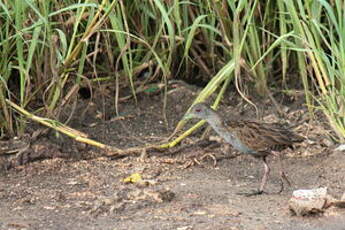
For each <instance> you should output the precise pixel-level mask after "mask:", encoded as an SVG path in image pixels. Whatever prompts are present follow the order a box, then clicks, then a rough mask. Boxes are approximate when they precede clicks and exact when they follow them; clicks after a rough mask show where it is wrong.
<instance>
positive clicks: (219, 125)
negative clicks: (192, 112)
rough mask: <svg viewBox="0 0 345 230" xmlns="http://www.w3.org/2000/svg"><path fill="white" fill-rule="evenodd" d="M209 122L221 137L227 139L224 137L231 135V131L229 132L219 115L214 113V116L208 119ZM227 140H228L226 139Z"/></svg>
mask: <svg viewBox="0 0 345 230" xmlns="http://www.w3.org/2000/svg"><path fill="white" fill-rule="evenodd" d="M207 122H208V123H209V124H210V126H211V127H212V128H213V129H214V130H215V131H216V132H217V133H218V135H220V136H221V137H223V138H225V136H224V135H227V134H229V133H231V130H228V129H227V128H226V126H225V124H224V122H223V121H222V119H221V117H220V115H219V114H217V113H216V112H214V111H212V116H211V117H210V118H209V119H207ZM225 139H227V138H225Z"/></svg>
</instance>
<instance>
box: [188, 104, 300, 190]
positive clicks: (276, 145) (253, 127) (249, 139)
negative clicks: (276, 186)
mask: <svg viewBox="0 0 345 230" xmlns="http://www.w3.org/2000/svg"><path fill="white" fill-rule="evenodd" d="M193 117H196V118H200V119H204V120H206V121H207V122H208V123H209V124H210V125H211V127H212V128H213V129H214V130H215V131H216V132H217V133H218V134H219V135H220V136H221V137H222V138H224V140H225V141H226V142H228V143H229V144H231V145H232V146H233V147H234V148H235V149H237V150H238V151H240V152H242V153H246V154H249V155H252V156H253V157H257V158H261V159H262V160H263V163H264V167H265V173H264V175H263V178H262V180H261V185H260V188H259V190H258V191H256V192H255V193H250V194H247V195H256V194H261V193H263V191H264V187H265V185H266V182H267V178H268V175H269V172H270V168H269V166H268V164H267V162H266V157H267V156H268V155H270V154H272V155H276V156H278V161H279V165H280V176H281V182H282V183H281V185H282V186H281V190H280V192H281V191H283V189H284V184H283V179H285V180H286V181H287V182H288V183H289V184H290V182H289V181H288V179H287V177H286V176H285V173H284V171H283V169H282V166H281V159H280V154H277V152H276V151H281V150H283V149H285V148H288V147H292V145H293V144H294V143H296V142H302V141H303V140H304V138H303V137H301V136H299V135H297V134H295V133H294V132H293V131H292V130H290V129H289V128H286V127H284V126H282V125H281V124H278V123H263V122H256V121H229V122H224V121H223V120H222V118H221V116H220V115H219V114H218V113H217V112H216V111H214V110H213V109H211V108H209V107H208V106H207V105H206V104H203V103H199V104H196V105H194V106H193V107H192V108H191V109H190V111H189V112H188V113H187V114H186V116H185V118H187V119H188V118H193Z"/></svg>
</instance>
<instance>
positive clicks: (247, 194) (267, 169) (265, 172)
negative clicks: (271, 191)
mask: <svg viewBox="0 0 345 230" xmlns="http://www.w3.org/2000/svg"><path fill="white" fill-rule="evenodd" d="M262 160H263V162H264V167H265V171H264V175H263V177H262V180H261V185H260V188H259V190H255V191H253V192H250V193H237V194H239V195H245V196H247V197H249V196H256V195H261V194H263V193H264V188H265V185H266V183H267V178H268V175H269V174H270V171H271V170H270V167H269V166H268V164H267V162H266V156H264V157H262Z"/></svg>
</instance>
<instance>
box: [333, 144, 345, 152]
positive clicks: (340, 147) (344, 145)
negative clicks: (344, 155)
mask: <svg viewBox="0 0 345 230" xmlns="http://www.w3.org/2000/svg"><path fill="white" fill-rule="evenodd" d="M344 150H345V144H341V145H339V146H338V147H337V148H336V149H335V151H344Z"/></svg>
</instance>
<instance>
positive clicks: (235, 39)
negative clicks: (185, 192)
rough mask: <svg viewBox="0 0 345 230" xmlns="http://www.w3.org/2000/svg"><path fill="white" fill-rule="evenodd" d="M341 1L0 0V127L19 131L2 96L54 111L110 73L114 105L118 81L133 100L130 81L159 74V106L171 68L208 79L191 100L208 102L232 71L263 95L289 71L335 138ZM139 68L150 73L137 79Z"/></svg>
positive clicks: (342, 56) (340, 96)
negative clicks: (248, 78) (161, 87)
mask: <svg viewBox="0 0 345 230" xmlns="http://www.w3.org/2000/svg"><path fill="white" fill-rule="evenodd" d="M343 9H344V3H343V1H341V0H334V1H324V0H312V1H302V0H284V1H273V0H269V1H265V2H263V1H259V0H239V1H230V0H217V1H211V0H206V1H191V0H183V1H182V0H171V1H163V0H153V1H124V0H118V1H107V0H103V1H91V0H89V1H88V0H85V1H82V0H79V1H77V0H68V1H52V0H47V1H29V0H23V1H22V0H15V4H10V2H9V1H1V2H0V55H1V57H2V59H1V62H0V80H1V81H0V106H1V110H0V124H1V129H2V134H3V135H4V136H13V135H16V134H20V133H23V132H24V131H25V124H26V122H25V119H23V117H21V116H18V115H17V114H15V113H13V111H12V110H11V109H10V108H9V107H8V105H7V103H6V99H9V100H10V101H12V102H14V103H16V104H17V105H19V106H20V107H22V108H23V109H26V110H29V111H30V112H32V113H33V114H37V115H39V116H41V117H47V118H50V119H58V117H59V113H60V112H61V111H62V110H63V108H64V106H66V104H70V103H78V96H77V92H78V89H79V88H80V87H85V86H87V87H93V88H96V87H100V85H101V84H104V83H106V84H109V81H110V82H112V83H113V85H114V92H113V101H114V103H113V106H114V108H115V109H116V112H117V113H119V112H120V111H119V107H118V100H119V98H120V96H121V88H122V87H123V85H127V87H130V88H131V91H132V95H133V100H134V101H136V100H137V99H136V91H137V89H136V88H137V87H138V85H142V84H149V83H152V82H157V81H161V82H163V83H164V85H165V91H164V92H165V94H164V95H165V100H164V102H165V103H164V108H162V109H163V112H164V111H165V108H166V106H169V105H167V103H166V90H167V85H168V84H167V83H168V81H169V80H170V79H172V78H176V77H177V76H179V77H180V78H184V79H193V78H202V79H203V80H207V81H209V84H208V85H207V86H206V87H205V89H204V90H203V91H202V92H201V93H200V95H199V96H198V97H197V98H196V99H195V101H196V102H197V101H202V100H205V99H206V98H208V97H209V96H210V95H211V94H214V93H216V94H217V97H216V98H217V99H216V101H214V105H215V106H216V105H217V104H218V103H219V102H220V100H221V98H222V95H223V93H224V91H225V89H226V88H227V86H228V85H229V84H231V83H233V82H238V81H239V80H241V78H247V77H248V76H251V79H253V80H254V85H255V89H256V91H257V92H258V93H259V95H261V96H262V97H266V96H267V95H270V86H271V85H275V86H279V87H281V88H280V89H281V90H285V89H286V88H287V86H288V85H289V83H290V79H289V76H291V75H293V74H299V76H300V78H299V79H300V82H301V84H302V85H303V86H304V91H305V95H306V98H305V99H306V105H307V106H308V108H309V111H310V113H311V114H312V113H313V111H314V109H315V108H317V109H320V110H322V111H323V112H324V114H325V115H326V117H327V118H328V120H329V123H330V125H331V126H332V127H333V129H334V130H335V132H336V134H337V138H338V139H339V140H343V138H344V137H345V126H344V124H345V121H344V119H345V116H344V114H345V112H344V110H345V108H344V106H345V105H344V103H345V90H344V83H345V79H344V78H345V48H344V42H345V15H344V10H343ZM143 71H150V73H152V74H151V75H149V77H148V78H147V79H146V80H145V82H140V83H138V79H137V77H138V76H139V75H140V73H141V72H143ZM276 74H279V76H280V79H279V80H278V82H277V83H275V84H273V83H272V79H277V76H274V75H276ZM233 79H235V80H236V81H233ZM242 82H248V81H242ZM237 89H238V90H239V93H240V95H241V96H242V97H244V98H246V95H244V93H242V92H241V91H240V87H237ZM92 100H102V98H92ZM37 101H40V102H41V105H40V106H33V105H34V104H37V103H34V102H37ZM248 103H251V102H250V101H248ZM72 115H73V114H71V116H72ZM61 122H62V123H63V122H65V121H61ZM183 124H184V123H183V122H181V123H180V124H179V125H178V126H179V127H182V126H183Z"/></svg>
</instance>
